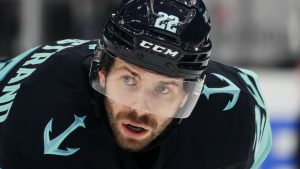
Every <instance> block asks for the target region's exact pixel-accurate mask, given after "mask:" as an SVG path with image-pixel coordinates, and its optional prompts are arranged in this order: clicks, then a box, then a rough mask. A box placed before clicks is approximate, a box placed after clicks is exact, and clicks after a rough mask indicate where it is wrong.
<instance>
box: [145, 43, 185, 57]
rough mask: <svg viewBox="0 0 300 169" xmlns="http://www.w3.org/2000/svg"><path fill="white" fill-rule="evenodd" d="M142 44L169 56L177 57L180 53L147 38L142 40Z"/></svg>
mask: <svg viewBox="0 0 300 169" xmlns="http://www.w3.org/2000/svg"><path fill="white" fill-rule="evenodd" d="M140 46H141V47H143V48H145V49H151V50H152V51H154V52H157V53H161V54H164V55H167V56H171V57H176V56H177V55H178V54H179V51H177V50H172V49H169V48H166V47H163V46H159V45H155V44H153V43H151V42H147V41H145V40H142V42H141V43H140Z"/></svg>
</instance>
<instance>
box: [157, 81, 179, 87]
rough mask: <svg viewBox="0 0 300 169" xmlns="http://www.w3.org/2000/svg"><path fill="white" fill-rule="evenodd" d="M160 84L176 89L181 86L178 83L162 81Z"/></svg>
mask: <svg viewBox="0 0 300 169" xmlns="http://www.w3.org/2000/svg"><path fill="white" fill-rule="evenodd" d="M160 83H161V84H165V85H174V86H176V87H180V84H179V83H178V82H177V81H160Z"/></svg>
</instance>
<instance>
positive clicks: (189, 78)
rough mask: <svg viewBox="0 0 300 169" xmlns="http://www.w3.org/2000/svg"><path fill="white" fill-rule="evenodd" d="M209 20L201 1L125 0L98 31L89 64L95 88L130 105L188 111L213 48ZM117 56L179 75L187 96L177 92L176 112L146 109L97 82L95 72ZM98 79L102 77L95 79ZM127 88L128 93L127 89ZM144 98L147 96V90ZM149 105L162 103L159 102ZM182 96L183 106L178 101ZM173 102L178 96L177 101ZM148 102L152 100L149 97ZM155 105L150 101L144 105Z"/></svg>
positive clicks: (165, 73)
mask: <svg viewBox="0 0 300 169" xmlns="http://www.w3.org/2000/svg"><path fill="white" fill-rule="evenodd" d="M210 29H211V27H210V19H209V17H208V15H207V10H206V7H205V5H204V3H203V2H202V1H201V0H124V1H123V2H122V4H121V6H120V7H119V8H118V9H117V10H116V12H114V13H113V14H112V15H111V17H110V18H109V21H108V22H107V25H106V27H105V29H104V32H103V41H101V42H100V43H99V45H98V48H97V50H96V53H95V57H94V59H93V62H92V67H91V74H90V76H91V83H92V86H93V88H94V89H95V90H97V91H98V92H100V93H102V94H104V95H106V96H108V97H110V98H112V99H114V100H117V101H119V102H121V103H123V104H126V105H128V106H131V107H133V108H135V109H139V110H142V111H147V112H151V113H155V114H159V115H166V114H167V115H166V116H168V117H178V118H186V117H188V116H189V115H190V113H191V111H192V110H193V108H194V106H195V104H196V102H197V100H198V98H199V96H200V94H201V91H202V88H203V83H204V82H203V81H204V80H203V76H202V75H203V71H204V70H205V69H206V68H207V65H208V61H209V58H210V52H211V48H212V44H211V41H210V39H209V32H210ZM116 58H117V60H118V61H120V60H122V61H125V62H126V63H128V64H132V65H133V66H137V67H139V68H143V69H145V70H148V71H150V72H155V73H157V74H158V76H160V75H163V76H167V77H174V78H181V79H184V80H183V81H182V82H180V84H183V86H184V88H185V89H184V90H185V92H186V93H188V102H186V100H187V97H186V96H187V95H182V96H177V98H179V99H181V102H178V104H179V105H178V106H177V109H178V110H177V112H176V113H175V114H174V113H170V114H168V113H166V112H164V110H155V111H154V110H149V109H150V108H144V107H139V106H134V105H133V103H129V102H130V101H129V100H130V98H131V97H130V98H128V97H125V96H126V95H127V94H128V93H126V94H125V93H124V94H123V96H124V97H122V98H114V97H112V96H110V95H109V94H107V93H106V89H105V88H103V86H102V87H101V85H99V84H100V82H99V76H98V74H97V72H98V71H99V70H101V69H102V68H103V67H104V68H105V64H106V63H107V60H112V59H115V60H116ZM100 81H101V80H100ZM131 93H132V92H131ZM147 97H149V95H147ZM157 100H158V99H156V101H155V103H154V102H153V105H155V104H156V105H158V106H159V107H164V106H165V107H167V106H166V105H163V103H167V101H166V102H164V101H160V102H159V103H156V102H157ZM183 100H185V101H184V102H185V106H184V107H185V108H182V106H181V105H182V102H183ZM176 101H177V100H176ZM150 102H151V101H150ZM148 107H154V106H148Z"/></svg>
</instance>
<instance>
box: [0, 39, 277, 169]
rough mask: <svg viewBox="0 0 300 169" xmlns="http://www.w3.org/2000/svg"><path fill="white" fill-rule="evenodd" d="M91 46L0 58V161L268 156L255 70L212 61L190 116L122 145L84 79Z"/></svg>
mask: <svg viewBox="0 0 300 169" xmlns="http://www.w3.org/2000/svg"><path fill="white" fill-rule="evenodd" d="M95 47H96V41H85V40H75V39H68V40H61V41H57V42H54V43H51V44H48V45H43V46H39V47H36V48H33V49H30V50H28V51H27V52H25V53H23V54H21V55H19V56H17V57H15V58H12V59H10V60H7V61H3V62H0V168H1V169H21V168H22V169H50V168H51V169H138V168H141V169H146V166H147V168H151V169H250V168H251V169H257V168H258V167H259V166H260V164H261V163H262V162H263V160H264V159H265V158H266V157H267V155H268V153H269V151H270V148H271V128H270V124H269V115H268V113H267V108H266V106H265V103H264V100H263V98H262V96H261V93H260V89H259V83H258V77H257V75H256V74H255V73H253V72H252V71H249V70H245V69H241V68H235V67H229V66H226V65H222V64H220V63H217V62H214V61H210V63H209V66H208V69H207V70H206V81H205V86H204V89H203V93H202V95H201V97H200V99H199V101H198V103H197V105H196V107H195V109H194V111H193V112H192V114H191V116H190V117H189V118H187V119H184V120H183V121H182V122H181V123H180V124H179V125H178V126H176V128H174V130H172V131H171V132H168V133H167V135H166V136H165V137H164V139H161V140H159V141H158V142H157V143H156V145H155V146H154V147H153V148H151V149H149V150H147V151H144V152H138V153H132V152H127V151H125V150H122V149H121V148H119V147H118V146H117V145H116V144H115V142H114V139H113V137H112V135H111V133H110V130H109V127H108V126H107V124H106V123H105V120H103V119H102V118H103V116H102V115H101V114H105V109H104V107H103V104H102V103H101V99H102V98H101V97H103V96H102V95H101V96H95V95H96V94H95V92H94V91H93V89H92V88H91V87H90V85H89V76H88V74H89V61H90V58H91V57H92V56H93V52H94V49H95ZM98 97H100V98H98Z"/></svg>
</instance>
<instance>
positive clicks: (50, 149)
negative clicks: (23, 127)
mask: <svg viewBox="0 0 300 169" xmlns="http://www.w3.org/2000/svg"><path fill="white" fill-rule="evenodd" d="M74 117H75V121H74V122H73V123H72V124H71V126H69V127H68V128H67V129H66V130H65V131H64V132H63V133H61V134H60V135H59V136H57V137H56V138H54V139H53V140H50V137H49V133H50V132H52V121H53V118H52V119H51V120H50V121H49V122H48V124H47V126H46V128H45V130H44V154H52V155H60V156H69V155H72V154H74V153H76V152H77V151H78V150H79V149H80V148H66V149H67V150H60V149H58V147H59V146H60V144H61V143H62V142H63V141H64V140H65V138H66V137H67V136H68V135H70V134H71V133H72V132H73V131H74V130H76V129H77V128H78V127H83V128H85V124H84V119H85V117H86V116H84V117H78V116H76V115H74Z"/></svg>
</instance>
